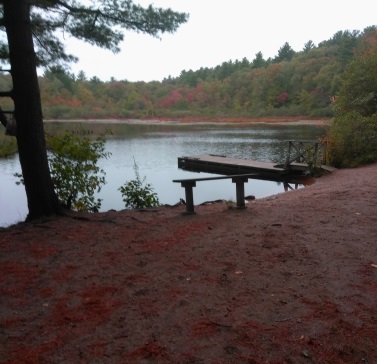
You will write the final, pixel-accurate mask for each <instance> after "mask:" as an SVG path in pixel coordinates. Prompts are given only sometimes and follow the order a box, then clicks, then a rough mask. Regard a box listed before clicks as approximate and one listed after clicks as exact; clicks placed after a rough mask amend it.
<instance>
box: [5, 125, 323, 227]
mask: <svg viewBox="0 0 377 364" xmlns="http://www.w3.org/2000/svg"><path fill="white" fill-rule="evenodd" d="M46 130H47V131H48V132H49V133H57V132H61V131H62V130H63V131H64V130H70V131H71V132H72V131H74V132H76V133H79V134H90V135H99V134H101V133H104V132H109V131H111V134H107V136H106V139H107V142H106V150H107V151H108V152H110V153H111V156H110V157H109V158H108V159H103V160H101V161H100V166H101V167H102V168H103V169H104V170H105V172H106V180H107V184H106V185H105V186H104V187H103V189H102V191H101V192H100V194H99V196H98V197H99V198H101V199H103V201H102V208H101V211H107V210H110V209H115V210H121V209H124V208H125V207H124V203H123V201H122V196H121V194H120V192H119V191H118V189H119V187H120V186H122V185H123V184H124V183H125V182H127V181H130V180H133V179H135V173H134V169H133V167H134V163H135V162H136V164H137V165H138V167H139V173H140V176H141V177H142V178H143V177H145V182H146V183H149V184H151V185H152V187H153V189H154V191H155V192H156V193H157V194H158V197H159V200H160V202H161V203H162V204H175V203H177V202H178V201H179V199H180V198H184V189H183V188H182V187H180V184H178V183H173V182H172V180H173V179H182V178H192V177H206V176H214V175H209V174H207V173H200V174H198V173H195V172H187V171H183V170H179V169H178V167H177V158H178V157H181V156H194V155H199V154H216V155H225V156H227V157H234V158H241V159H252V160H259V161H271V162H283V161H284V160H285V155H286V153H287V140H316V139H317V138H318V137H320V136H323V135H324V129H323V127H321V126H317V125H307V124H297V123H292V124H265V123H258V124H249V123H248V124H237V125H234V124H217V123H216V124H214V123H210V124H202V123H200V124H197V123H196V124H194V123H192V124H177V123H163V124H116V123H114V124H105V123H91V124H88V123H85V124H80V123H52V122H49V123H47V124H46ZM0 169H1V171H2V172H1V189H0V226H8V225H10V224H13V223H16V222H18V221H22V220H23V219H25V217H26V214H27V205H26V196H25V191H24V188H23V186H17V185H16V183H15V182H16V181H17V179H16V178H15V177H14V173H16V172H20V170H21V169H20V166H19V162H18V156H17V155H15V156H13V157H10V158H5V159H0ZM281 192H284V186H283V183H277V182H269V181H260V180H249V182H248V183H246V184H245V194H246V195H254V196H255V197H256V198H261V197H266V196H269V195H273V194H276V193H281ZM217 199H224V200H233V201H235V200H236V196H235V186H234V185H233V184H232V183H231V181H230V180H218V181H210V182H202V183H198V184H197V187H195V188H194V203H195V204H199V203H202V202H204V201H211V200H217Z"/></svg>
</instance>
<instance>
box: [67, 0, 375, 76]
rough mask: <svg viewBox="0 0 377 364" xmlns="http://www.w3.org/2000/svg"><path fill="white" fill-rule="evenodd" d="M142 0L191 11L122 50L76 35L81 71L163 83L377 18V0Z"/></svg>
mask: <svg viewBox="0 0 377 364" xmlns="http://www.w3.org/2000/svg"><path fill="white" fill-rule="evenodd" d="M135 2H137V3H139V4H141V5H143V6H147V5H149V4H150V3H153V4H154V5H155V6H156V7H163V8H168V7H170V8H172V9H173V10H175V11H180V12H187V13H189V14H190V19H189V21H188V23H186V24H184V25H182V26H181V27H180V28H179V29H178V31H177V32H176V33H174V34H164V35H162V39H161V40H159V39H156V38H153V37H151V36H147V35H144V34H136V33H132V32H128V33H126V34H125V39H124V42H123V43H122V45H121V48H122V50H121V52H120V53H117V54H113V53H112V52H110V51H106V50H102V49H99V48H97V47H94V46H90V45H87V44H85V43H82V42H79V41H77V40H75V39H68V40H67V43H66V44H67V50H68V51H69V52H71V53H73V54H75V55H76V56H78V57H79V59H80V61H79V62H78V63H76V64H72V71H73V72H74V73H75V74H77V73H78V72H79V71H80V70H83V71H84V72H85V73H86V75H87V76H88V77H89V78H90V77H92V76H97V77H99V78H100V79H101V80H103V81H108V80H110V78H111V77H114V78H115V79H117V80H128V81H147V82H148V81H152V80H158V81H161V80H162V79H164V78H167V77H168V76H169V75H171V76H172V77H176V76H179V74H180V73H181V71H182V70H186V71H188V70H190V69H192V70H193V71H195V70H198V69H199V68H200V67H215V66H217V65H219V64H221V63H222V62H224V61H229V60H232V61H235V60H236V59H238V60H242V58H244V57H246V58H247V59H248V60H249V61H252V60H253V59H254V57H255V54H256V53H258V52H259V51H261V52H262V53H263V56H264V58H265V59H267V58H268V57H272V58H273V57H275V56H276V55H277V53H278V50H279V48H280V47H281V46H282V45H283V44H284V43H285V42H288V43H289V44H290V46H291V47H292V48H293V49H294V50H295V51H300V50H302V49H303V47H304V44H305V43H306V42H307V41H309V40H312V41H313V42H314V43H315V44H316V45H317V44H318V43H320V42H321V41H323V40H327V39H329V38H331V37H332V36H333V35H334V34H335V33H336V32H337V31H339V30H343V31H344V30H360V31H362V30H363V29H364V28H365V27H367V26H370V25H376V24H377V17H376V10H377V5H376V4H377V3H376V0H358V1H347V0H330V1H329V0H317V1H310V2H309V1H305V0H285V1H282V0H258V1H252V0H232V1H225V0H221V1H220V0H216V1H215V0H154V1H153V0H150V1H149V0H139V1H135Z"/></svg>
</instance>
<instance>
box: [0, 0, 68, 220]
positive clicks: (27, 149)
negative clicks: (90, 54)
mask: <svg viewBox="0 0 377 364" xmlns="http://www.w3.org/2000/svg"><path fill="white" fill-rule="evenodd" d="M3 4H4V22H5V28H6V32H7V37H8V46H9V54H10V65H11V75H12V79H13V90H12V98H13V101H14V106H15V110H14V112H15V118H16V122H17V135H16V137H17V145H18V151H19V158H20V164H21V170H22V175H23V178H24V182H25V190H26V196H27V201H28V208H29V214H28V219H35V218H39V217H42V216H48V215H52V214H61V213H62V212H63V209H62V207H61V205H60V203H59V200H58V198H57V195H56V194H55V191H54V186H53V183H52V179H51V175H50V170H49V166H48V160H47V151H46V141H45V136H44V127H43V116H42V105H41V97H40V91H39V84H38V77H37V67H36V64H37V63H36V55H35V52H34V44H33V36H32V30H31V23H30V5H29V1H27V0H4V1H3Z"/></svg>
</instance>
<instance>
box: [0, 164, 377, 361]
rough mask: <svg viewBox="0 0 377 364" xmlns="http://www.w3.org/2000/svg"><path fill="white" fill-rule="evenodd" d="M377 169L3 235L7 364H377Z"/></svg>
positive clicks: (0, 306) (1, 291) (1, 330)
mask: <svg viewBox="0 0 377 364" xmlns="http://www.w3.org/2000/svg"><path fill="white" fill-rule="evenodd" d="M376 200H377V164H374V165H371V166H367V167H363V168H358V169H353V170H340V171H336V172H335V173H333V174H332V175H329V176H326V177H322V178H320V179H319V180H318V181H317V182H316V183H315V184H313V185H311V186H309V187H306V188H305V189H301V190H297V191H293V192H288V193H285V194H281V195H277V196H273V197H270V198H266V199H261V200H257V201H254V202H251V203H249V205H248V208H247V209H245V210H237V209H229V208H228V206H227V205H226V204H225V203H215V204H212V205H208V206H198V207H196V211H197V214H196V215H192V216H184V215H182V213H181V212H182V211H184V206H179V207H176V208H159V209H154V210H148V211H128V212H127V211H125V212H109V213H101V214H93V215H76V217H75V218H56V219H51V220H49V221H39V222H35V223H23V224H19V225H16V226H13V227H10V228H7V229H1V230H0V363H377V238H376V237H377V201H376Z"/></svg>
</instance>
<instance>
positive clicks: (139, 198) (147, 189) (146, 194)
mask: <svg viewBox="0 0 377 364" xmlns="http://www.w3.org/2000/svg"><path fill="white" fill-rule="evenodd" d="M134 171H135V176H136V179H134V180H131V181H128V182H126V183H125V184H124V185H123V186H121V187H119V191H120V192H121V194H122V197H123V202H124V204H125V206H126V207H127V208H131V209H134V208H144V207H156V206H159V204H160V202H159V200H158V197H157V194H156V193H155V192H153V188H152V186H151V185H150V184H149V183H146V184H144V183H145V177H144V178H143V179H141V178H140V173H139V166H138V165H137V164H136V162H135V161H134Z"/></svg>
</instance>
